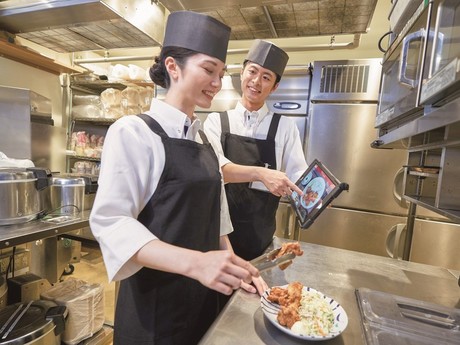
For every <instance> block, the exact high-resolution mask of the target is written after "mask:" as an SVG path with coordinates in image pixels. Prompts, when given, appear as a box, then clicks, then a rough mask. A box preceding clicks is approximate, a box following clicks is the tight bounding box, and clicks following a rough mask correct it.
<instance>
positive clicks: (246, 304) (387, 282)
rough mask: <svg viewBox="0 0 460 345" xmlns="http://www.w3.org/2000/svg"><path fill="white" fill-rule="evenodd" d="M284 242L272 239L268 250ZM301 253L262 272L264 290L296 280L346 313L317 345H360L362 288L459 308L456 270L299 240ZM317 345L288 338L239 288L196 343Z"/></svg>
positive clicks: (253, 298) (257, 299)
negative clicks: (338, 329)
mask: <svg viewBox="0 0 460 345" xmlns="http://www.w3.org/2000/svg"><path fill="white" fill-rule="evenodd" d="M285 241H287V240H284V239H280V238H275V239H274V243H273V245H272V247H275V248H276V247H279V246H280V245H281V243H282V242H285ZM300 244H301V247H302V249H303V251H304V254H303V255H302V256H300V257H297V258H296V259H295V260H294V262H293V264H292V265H291V266H290V267H288V268H287V269H286V270H285V271H281V270H279V269H273V270H271V271H267V272H264V273H262V275H263V278H264V279H265V280H266V282H267V284H268V285H269V286H275V285H284V284H287V283H290V282H293V281H300V282H301V283H303V284H304V285H305V286H310V287H313V288H315V289H317V290H319V291H321V292H322V293H324V294H325V295H327V296H329V297H331V298H333V299H335V300H337V301H338V302H339V303H341V305H342V306H343V308H344V309H345V311H346V312H347V315H348V326H347V328H346V329H345V331H344V332H343V333H342V334H341V335H340V336H338V337H336V338H334V339H330V340H326V341H322V342H321V343H322V344H347V345H359V344H366V342H365V340H364V334H363V331H362V328H361V317H360V313H359V310H358V305H357V302H356V297H355V289H356V288H361V287H366V288H369V289H372V290H378V291H384V292H388V293H392V294H395V295H399V296H404V297H409V298H415V299H418V300H423V301H427V302H432V303H437V304H440V305H444V306H447V307H456V308H460V287H459V286H458V272H457V271H452V270H447V269H444V268H441V267H435V266H429V265H424V264H418V263H414V262H407V261H400V260H396V259H391V258H385V257H380V256H376V255H370V254H364V253H358V252H353V251H348V250H343V249H337V248H332V247H326V246H320V245H315V244H309V243H305V242H300ZM309 343H311V344H313V343H315V344H317V342H316V341H315V342H313V341H312V342H309V341H304V340H299V339H296V338H294V337H291V336H289V335H287V334H285V333H283V332H282V331H280V330H279V329H277V328H276V327H275V326H273V325H272V324H271V323H270V321H268V320H267V319H266V318H265V317H264V315H263V312H262V310H261V308H260V297H259V296H258V295H254V294H250V293H247V292H245V291H242V290H238V291H236V292H235V293H234V295H233V296H232V298H231V299H230V301H229V302H228V304H227V305H226V307H225V309H224V310H223V311H222V313H221V314H220V315H219V317H218V319H217V320H216V321H215V322H214V324H213V325H212V326H211V328H210V329H209V330H208V332H207V333H206V335H205V336H204V337H203V339H202V340H201V342H200V344H201V345H205V344H206V345H210V344H213V345H215V344H219V345H227V344H228V345H234V344H245V345H253V344H254V345H255V344H269V345H272V344H283V345H289V344H309Z"/></svg>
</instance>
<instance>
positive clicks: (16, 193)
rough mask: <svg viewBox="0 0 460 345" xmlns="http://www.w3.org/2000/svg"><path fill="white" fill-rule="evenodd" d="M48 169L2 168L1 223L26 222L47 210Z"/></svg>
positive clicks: (0, 176)
mask: <svg viewBox="0 0 460 345" xmlns="http://www.w3.org/2000/svg"><path fill="white" fill-rule="evenodd" d="M49 176H51V174H50V173H49V171H48V170H47V169H39V168H31V169H22V168H1V169H0V225H9V224H18V223H25V222H28V221H30V220H32V219H35V218H37V216H38V215H39V214H40V213H42V212H44V211H45V208H46V199H47V193H48V190H47V188H48V186H49Z"/></svg>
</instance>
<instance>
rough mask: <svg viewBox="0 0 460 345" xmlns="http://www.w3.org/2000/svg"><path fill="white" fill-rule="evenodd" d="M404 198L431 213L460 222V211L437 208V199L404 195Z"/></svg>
mask: <svg viewBox="0 0 460 345" xmlns="http://www.w3.org/2000/svg"><path fill="white" fill-rule="evenodd" d="M403 198H404V199H406V200H407V201H410V202H412V203H414V204H416V205H419V206H422V207H424V208H426V209H428V210H430V211H433V212H436V213H438V214H440V215H442V216H444V217H447V218H450V219H452V220H453V221H455V222H460V211H456V210H447V209H443V208H438V207H436V206H435V198H430V197H422V196H417V195H404V196H403Z"/></svg>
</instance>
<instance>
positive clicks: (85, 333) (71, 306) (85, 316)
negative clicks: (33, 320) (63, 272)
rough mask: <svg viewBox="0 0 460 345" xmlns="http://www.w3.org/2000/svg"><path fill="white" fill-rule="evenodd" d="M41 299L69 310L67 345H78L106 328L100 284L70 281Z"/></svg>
mask: <svg viewBox="0 0 460 345" xmlns="http://www.w3.org/2000/svg"><path fill="white" fill-rule="evenodd" d="M40 297H41V299H43V300H49V301H53V302H54V303H56V304H57V305H62V306H66V307H67V309H68V312H69V313H68V318H67V320H66V327H65V331H64V333H63V334H62V336H61V340H62V342H64V343H65V344H68V345H74V344H78V343H79V342H80V341H82V340H83V339H87V338H89V337H92V336H93V335H94V334H95V333H96V332H98V331H99V330H100V329H101V328H102V326H103V325H104V319H105V316H104V288H103V286H102V285H101V284H89V283H88V282H85V281H83V280H79V279H74V278H69V279H67V280H65V281H63V282H61V283H58V284H56V285H55V286H54V287H52V288H51V289H49V290H47V291H45V292H44V293H42V294H41V296H40Z"/></svg>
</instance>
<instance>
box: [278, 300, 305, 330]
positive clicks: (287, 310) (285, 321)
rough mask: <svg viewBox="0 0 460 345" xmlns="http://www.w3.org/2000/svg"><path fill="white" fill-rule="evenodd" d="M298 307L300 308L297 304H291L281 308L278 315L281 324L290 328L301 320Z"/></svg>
mask: <svg viewBox="0 0 460 345" xmlns="http://www.w3.org/2000/svg"><path fill="white" fill-rule="evenodd" d="M298 309H299V308H298V307H297V306H295V305H289V306H287V307H283V308H281V310H280V311H279V313H278V317H277V320H278V322H279V324H280V325H281V326H286V327H288V328H289V329H290V328H291V327H292V325H294V324H295V323H296V322H297V321H300V315H299V312H298Z"/></svg>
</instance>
